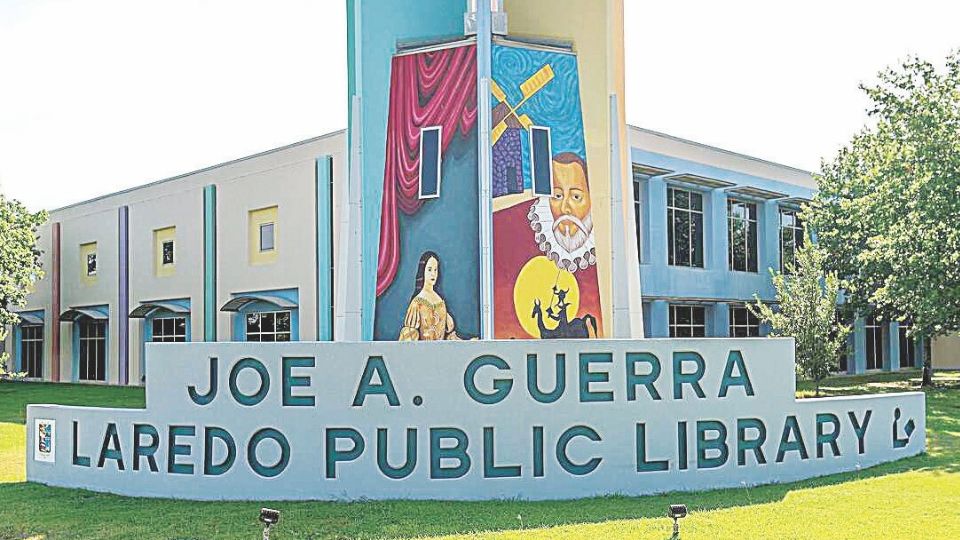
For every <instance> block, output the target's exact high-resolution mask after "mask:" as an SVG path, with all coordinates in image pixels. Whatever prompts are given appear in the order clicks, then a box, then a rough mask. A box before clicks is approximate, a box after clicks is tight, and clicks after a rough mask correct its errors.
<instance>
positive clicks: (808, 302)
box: [747, 232, 850, 396]
mask: <svg viewBox="0 0 960 540" xmlns="http://www.w3.org/2000/svg"><path fill="white" fill-rule="evenodd" d="M804 234H805V240H806V241H805V242H804V244H803V246H801V247H800V249H798V250H797V252H796V262H795V263H793V262H789V261H788V262H787V263H786V270H787V272H786V273H781V272H777V271H776V270H773V269H771V270H770V275H771V277H772V279H773V286H774V289H776V301H777V303H778V304H779V308H778V309H774V308H773V307H771V306H769V305H767V304H764V303H763V302H761V301H760V297H759V296H756V295H754V298H755V299H756V304H755V305H750V304H748V305H747V309H749V310H750V312H751V313H753V314H754V316H756V317H757V318H759V319H760V320H761V321H763V322H764V323H767V324H769V325H770V327H771V332H770V336H771V337H793V338H794V340H795V341H796V362H797V374H798V375H799V376H801V377H804V378H808V379H810V380H812V381H813V382H814V385H815V386H816V395H817V396H819V395H820V382H821V381H823V379H825V378H826V377H827V376H828V375H829V374H830V372H831V371H834V370H836V369H837V368H838V367H839V363H840V354H841V352H842V351H843V349H844V348H845V347H846V346H847V336H848V335H850V327H849V326H846V325H843V324H841V323H840V322H839V320H838V319H837V316H836V313H837V299H838V294H839V288H840V280H839V278H837V275H836V274H835V273H829V272H825V271H824V267H825V265H826V261H825V259H826V257H827V254H826V253H825V252H824V250H823V249H822V248H820V247H819V246H818V245H816V244H814V243H813V242H812V241H810V238H809V236H807V235H806V232H805V233H804Z"/></svg>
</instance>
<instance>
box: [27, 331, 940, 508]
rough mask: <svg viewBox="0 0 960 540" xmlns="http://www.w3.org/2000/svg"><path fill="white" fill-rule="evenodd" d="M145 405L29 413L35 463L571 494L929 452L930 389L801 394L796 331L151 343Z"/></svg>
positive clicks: (760, 476)
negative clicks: (776, 335) (750, 335)
mask: <svg viewBox="0 0 960 540" xmlns="http://www.w3.org/2000/svg"><path fill="white" fill-rule="evenodd" d="M147 355H148V358H147V403H146V405H147V406H146V409H143V410H130V409H100V408H89V407H67V406H59V405H30V406H29V407H28V408H27V422H28V424H27V425H28V426H30V429H29V430H28V435H27V444H28V446H27V478H28V480H30V481H32V482H39V483H43V484H48V485H54V486H62V487H73V488H84V489H90V490H95V491H105V492H111V493H118V494H122V495H130V496H138V497H174V498H182V499H197V500H281V499H291V500H292V499H318V500H319V499H322V500H353V499H360V498H368V499H464V500H466V499H470V500H475V499H498V498H522V499H569V498H580V497H590V496H596V495H610V494H623V495H644V494H650V493H658V492H665V491H678V490H679V491H689V490H703V489H713V488H724V487H740V486H743V485H757V484H766V483H775V482H789V481H794V480H800V479H803V478H810V477H814V476H821V475H826V474H833V473H838V472H842V471H850V470H855V469H858V468H861V467H869V466H871V465H876V464H878V463H882V462H886V461H892V460H896V459H900V458H904V457H907V456H912V455H916V454H919V453H921V452H923V451H924V449H925V433H924V430H925V418H926V415H925V407H926V405H925V399H924V394H923V393H903V394H886V395H867V396H856V397H843V398H823V399H804V400H796V399H795V397H794V394H795V390H796V388H795V379H794V361H793V341H792V340H788V339H740V340H734V339H691V340H658V339H650V340H593V341H587V340H584V341H550V342H547V341H509V342H503V341H500V342H498V341H490V342H470V343H283V344H280V343H277V344H252V343H209V344H207V343H191V344H163V345H148V347H147Z"/></svg>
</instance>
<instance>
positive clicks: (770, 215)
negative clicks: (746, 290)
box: [757, 201, 780, 281]
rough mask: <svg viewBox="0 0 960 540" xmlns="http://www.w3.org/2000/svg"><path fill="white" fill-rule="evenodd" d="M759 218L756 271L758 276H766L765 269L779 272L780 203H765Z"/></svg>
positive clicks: (766, 271)
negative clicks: (758, 273)
mask: <svg viewBox="0 0 960 540" xmlns="http://www.w3.org/2000/svg"><path fill="white" fill-rule="evenodd" d="M759 217H760V219H759V223H757V226H758V229H759V230H758V231H757V233H758V234H759V239H758V242H757V243H758V244H759V246H758V248H759V250H760V253H758V254H757V257H758V259H757V270H759V271H760V275H768V274H767V273H768V272H769V271H768V270H767V268H773V269H774V270H776V271H778V272H779V271H780V203H778V202H777V201H767V202H765V203H764V204H763V212H762V213H761V215H760V216H759ZM768 281H769V280H768Z"/></svg>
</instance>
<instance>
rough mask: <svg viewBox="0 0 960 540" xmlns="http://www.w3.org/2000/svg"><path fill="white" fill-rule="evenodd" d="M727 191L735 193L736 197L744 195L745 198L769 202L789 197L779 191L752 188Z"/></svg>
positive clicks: (743, 187) (744, 187)
mask: <svg viewBox="0 0 960 540" xmlns="http://www.w3.org/2000/svg"><path fill="white" fill-rule="evenodd" d="M727 191H728V192H729V193H733V194H734V195H742V196H744V197H753V198H755V199H764V200H768V201H769V200H773V199H783V198H785V197H787V196H788V195H787V194H786V193H780V192H779V191H770V190H769V189H763V188H758V187H751V186H742V187H736V188H732V189H728V190H727Z"/></svg>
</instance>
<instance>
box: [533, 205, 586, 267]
mask: <svg viewBox="0 0 960 540" xmlns="http://www.w3.org/2000/svg"><path fill="white" fill-rule="evenodd" d="M527 219H529V220H530V228H531V229H533V238H534V241H535V242H536V243H537V246H539V248H540V251H542V252H543V254H544V255H546V256H547V258H549V259H550V260H551V261H553V262H554V263H556V265H557V266H558V267H559V268H562V269H564V270H566V271H568V272H570V273H574V272H576V271H577V270H586V269H587V268H589V267H590V266H593V265H595V264H597V250H596V246H595V245H594V242H593V216H591V215H590V214H587V216H586V217H585V218H583V221H580V220H578V219H577V218H576V217H574V216H569V215H563V216H561V217H560V219H559V221H558V220H557V219H556V218H554V217H553V213H552V212H551V211H550V198H549V197H538V198H537V201H536V202H535V203H533V204H532V205H530V212H529V213H527ZM564 221H573V222H574V225H576V226H577V228H576V232H575V233H574V234H572V235H569V236H568V235H566V234H564V233H563V232H561V231H559V230H558V229H557V226H558V225H559V224H560V223H563V222H564Z"/></svg>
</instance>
